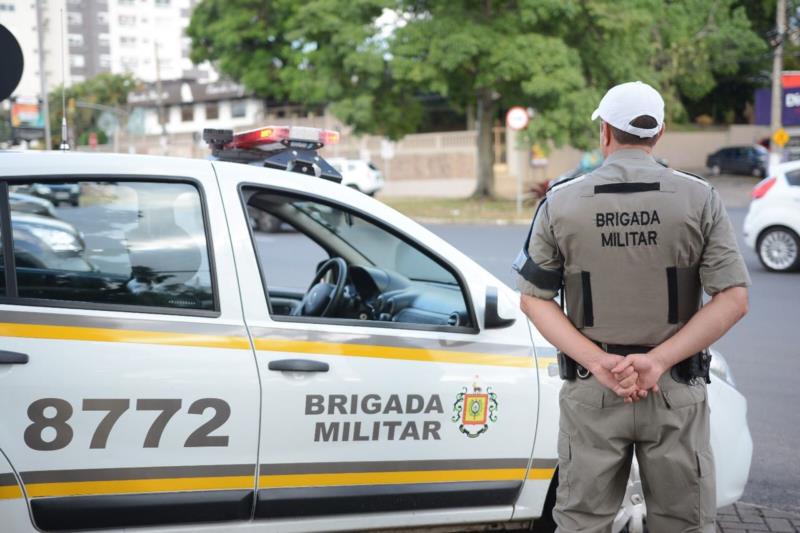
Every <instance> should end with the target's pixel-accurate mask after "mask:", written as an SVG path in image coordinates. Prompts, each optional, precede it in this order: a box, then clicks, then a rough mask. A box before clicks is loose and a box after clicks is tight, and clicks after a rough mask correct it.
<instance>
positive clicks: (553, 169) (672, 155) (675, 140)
mask: <svg viewBox="0 0 800 533" xmlns="http://www.w3.org/2000/svg"><path fill="white" fill-rule="evenodd" d="M278 121H279V119H274V120H268V121H267V122H268V123H279V122H278ZM280 122H281V123H296V124H297V125H304V126H306V125H307V126H316V127H327V128H330V129H340V130H341V131H342V138H341V141H340V143H339V144H336V145H332V146H329V147H326V148H325V149H324V150H323V151H322V154H323V155H325V156H328V157H348V158H361V159H368V160H371V161H372V162H373V163H375V165H376V166H378V167H379V168H380V169H381V170H382V171H383V172H384V175H385V176H386V178H387V180H388V181H404V182H406V181H407V182H409V183H410V182H413V181H425V180H467V179H474V178H475V173H476V168H477V164H476V163H477V149H476V132H475V131H461V132H444V133H421V134H416V135H408V136H407V137H405V138H403V139H402V140H401V141H399V142H397V143H390V142H388V141H387V140H385V139H383V138H381V137H376V136H361V137H356V136H354V135H352V134H350V133H349V132H348V129H347V128H344V127H342V126H341V124H339V123H338V122H335V121H331V119H330V117H327V118H326V117H318V118H313V119H302V118H294V119H283V120H280ZM241 129H247V128H241ZM767 135H769V129H768V128H766V127H762V126H749V125H737V126H730V127H727V128H709V129H705V130H701V131H691V132H670V131H667V133H666V134H665V135H664V138H663V139H662V140H661V141H660V142H659V144H658V146H657V148H656V151H655V153H656V155H657V156H659V157H662V158H665V159H666V160H667V161H668V162H669V164H670V165H671V166H673V167H676V168H683V169H686V170H690V171H695V170H702V169H704V167H705V160H706V156H707V155H708V154H709V153H711V152H714V151H715V150H717V149H718V148H720V147H722V146H728V145H736V144H752V143H754V142H756V141H758V140H759V139H762V138H763V137H766V136H767ZM512 137H513V136H510V137H509V138H512ZM130 145H131V146H133V150H134V151H135V152H137V153H149V154H162V153H164V152H165V151H166V153H167V154H168V155H175V156H182V157H206V155H208V150H207V149H206V147H205V146H204V145H203V144H202V143H197V142H196V141H193V139H192V135H191V134H175V135H170V142H169V144H168V146H167V148H166V150H165V149H164V148H162V147H161V146H160V144H159V139H158V137H157V136H152V137H151V136H148V137H143V138H141V137H140V138H135V139H132V142H131V143H130ZM98 150H99V151H107V150H110V147H98ZM119 150H120V151H123V152H127V151H129V143H128V141H127V139H122V141H121V142H120V146H119ZM514 157H516V158H517V160H516V161H514V160H513V159H514ZM580 157H581V152H580V151H579V150H576V149H575V148H572V147H562V148H558V149H553V150H551V151H550V153H549V154H548V156H547V159H548V163H547V165H546V166H545V167H539V168H530V166H528V165H527V162H528V156H527V154H526V153H524V152H518V153H517V154H516V155H514V153H513V151H509V152H508V154H507V160H508V164H501V163H498V164H497V166H496V176H497V189H498V192H499V193H500V194H502V195H505V196H510V195H513V194H514V193H515V191H516V176H515V172H514V170H516V169H518V168H519V169H523V171H524V173H525V175H524V176H523V182H524V184H525V185H524V188H525V189H527V188H529V187H530V186H531V185H532V184H533V183H536V182H538V181H543V180H546V179H552V178H554V177H557V176H559V175H560V174H563V173H564V172H566V171H568V170H571V169H573V168H575V166H577V164H578V162H579V161H580Z"/></svg>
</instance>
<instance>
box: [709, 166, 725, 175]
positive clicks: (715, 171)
mask: <svg viewBox="0 0 800 533" xmlns="http://www.w3.org/2000/svg"><path fill="white" fill-rule="evenodd" d="M721 172H722V169H721V168H720V167H719V165H711V166H710V167H708V173H709V174H711V175H712V176H719V175H720V173H721Z"/></svg>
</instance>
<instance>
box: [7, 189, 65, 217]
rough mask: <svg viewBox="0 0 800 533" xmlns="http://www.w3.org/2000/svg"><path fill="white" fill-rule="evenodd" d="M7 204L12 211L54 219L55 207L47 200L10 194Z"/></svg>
mask: <svg viewBox="0 0 800 533" xmlns="http://www.w3.org/2000/svg"><path fill="white" fill-rule="evenodd" d="M8 202H9V206H10V207H11V210H12V211H18V212H20V213H31V214H33V215H40V216H44V217H52V218H56V210H55V206H54V205H53V202H51V201H49V200H44V199H42V198H37V197H36V196H32V195H30V194H22V193H18V192H12V193H9V194H8Z"/></svg>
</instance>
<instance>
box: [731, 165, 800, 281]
mask: <svg viewBox="0 0 800 533" xmlns="http://www.w3.org/2000/svg"><path fill="white" fill-rule="evenodd" d="M770 174H771V176H769V177H767V178H764V179H763V180H761V181H760V182H759V183H758V185H756V186H755V188H754V189H753V193H752V196H753V199H752V200H751V202H750V208H749V209H748V211H747V216H746V217H745V219H744V238H745V242H746V243H747V245H748V246H749V247H751V248H753V249H754V250H755V252H756V255H758V259H759V260H760V261H761V264H762V265H764V268H766V269H767V270H771V271H774V272H787V271H791V270H797V269H799V268H800V161H790V162H787V163H780V164H778V165H776V166H773V167H772V168H771V169H770Z"/></svg>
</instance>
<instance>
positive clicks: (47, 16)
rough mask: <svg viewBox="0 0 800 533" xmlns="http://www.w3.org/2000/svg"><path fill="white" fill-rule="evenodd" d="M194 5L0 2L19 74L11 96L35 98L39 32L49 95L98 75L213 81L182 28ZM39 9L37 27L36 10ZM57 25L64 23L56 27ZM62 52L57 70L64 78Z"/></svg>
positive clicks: (0, 19) (139, 0) (184, 1)
mask: <svg viewBox="0 0 800 533" xmlns="http://www.w3.org/2000/svg"><path fill="white" fill-rule="evenodd" d="M196 3H197V0H0V24H2V25H4V26H5V27H6V28H8V29H9V30H10V31H11V33H12V34H14V36H15V37H16V38H17V40H18V41H19V43H20V46H21V48H22V52H23V58H24V62H25V70H24V72H23V77H22V80H21V81H20V84H19V86H18V87H17V90H16V91H15V92H14V95H13V96H22V97H29V98H31V97H33V98H35V97H41V94H40V93H41V77H40V74H39V42H38V39H39V33H40V32H41V35H42V39H43V42H44V46H43V52H44V63H45V74H46V77H47V86H48V90H52V89H53V88H55V87H57V86H58V85H61V83H66V85H71V84H73V83H79V82H82V81H84V80H86V79H89V78H91V77H93V76H96V75H97V74H100V73H102V72H113V73H116V74H121V73H126V72H127V73H130V74H132V75H133V76H134V77H135V78H137V79H139V80H142V81H145V82H153V81H156V80H157V79H159V78H160V79H162V80H178V79H193V80H203V81H216V80H217V78H218V76H217V74H216V72H215V71H214V69H213V68H212V67H211V66H210V65H209V64H203V65H198V66H195V65H193V64H192V62H191V60H190V59H189V52H190V48H191V40H190V39H189V38H188V37H187V36H186V27H187V26H188V25H189V21H190V19H191V13H192V9H193V8H194V6H195V4H196ZM39 7H41V12H42V13H41V27H40V26H39V23H38V22H37V8H39ZM62 20H63V26H62ZM62 55H63V61H64V65H63V72H64V75H63V77H62Z"/></svg>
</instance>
